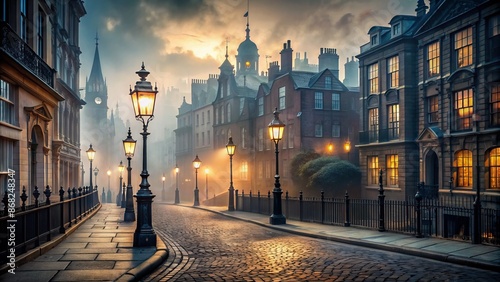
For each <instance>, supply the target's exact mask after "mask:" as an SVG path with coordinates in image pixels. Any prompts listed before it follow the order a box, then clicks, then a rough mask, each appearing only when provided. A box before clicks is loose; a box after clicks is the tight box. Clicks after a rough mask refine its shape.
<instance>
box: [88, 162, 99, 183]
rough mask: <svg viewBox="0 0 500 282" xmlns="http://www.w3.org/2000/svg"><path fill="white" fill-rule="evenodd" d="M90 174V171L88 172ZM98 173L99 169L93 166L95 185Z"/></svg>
mask: <svg viewBox="0 0 500 282" xmlns="http://www.w3.org/2000/svg"><path fill="white" fill-rule="evenodd" d="M90 174H92V173H90ZM98 174H99V169H98V168H97V167H95V168H94V176H95V186H97V175H98ZM90 185H92V179H91V180H90Z"/></svg>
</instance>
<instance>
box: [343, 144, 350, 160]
mask: <svg viewBox="0 0 500 282" xmlns="http://www.w3.org/2000/svg"><path fill="white" fill-rule="evenodd" d="M344 150H345V151H346V152H347V161H349V152H350V151H351V141H349V139H347V141H345V143H344Z"/></svg>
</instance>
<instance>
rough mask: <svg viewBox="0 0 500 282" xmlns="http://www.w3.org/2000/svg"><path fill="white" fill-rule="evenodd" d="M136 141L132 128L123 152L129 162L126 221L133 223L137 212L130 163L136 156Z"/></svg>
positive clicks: (124, 143)
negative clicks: (133, 196)
mask: <svg viewBox="0 0 500 282" xmlns="http://www.w3.org/2000/svg"><path fill="white" fill-rule="evenodd" d="M136 142H137V141H136V140H134V139H132V132H131V131H130V127H129V129H128V136H127V138H126V139H125V140H123V150H124V151H125V156H126V157H127V160H128V166H127V189H126V195H125V214H124V221H127V222H131V221H135V211H134V201H133V198H132V193H133V192H132V184H131V183H132V167H130V161H131V160H132V157H133V156H134V152H135V144H136Z"/></svg>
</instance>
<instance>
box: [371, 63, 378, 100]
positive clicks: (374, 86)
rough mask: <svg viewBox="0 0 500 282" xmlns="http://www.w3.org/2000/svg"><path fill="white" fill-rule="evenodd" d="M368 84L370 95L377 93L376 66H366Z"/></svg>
mask: <svg viewBox="0 0 500 282" xmlns="http://www.w3.org/2000/svg"><path fill="white" fill-rule="evenodd" d="M368 84H369V85H370V94H375V93H378V92H379V90H378V64H377V63H375V64H372V65H369V66H368Z"/></svg>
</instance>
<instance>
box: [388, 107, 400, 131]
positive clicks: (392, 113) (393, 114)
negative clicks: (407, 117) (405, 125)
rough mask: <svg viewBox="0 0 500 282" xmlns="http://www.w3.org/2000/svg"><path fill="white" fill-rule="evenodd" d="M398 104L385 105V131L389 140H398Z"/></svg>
mask: <svg viewBox="0 0 500 282" xmlns="http://www.w3.org/2000/svg"><path fill="white" fill-rule="evenodd" d="M399 129H400V127H399V104H391V105H387V130H388V137H389V139H390V140H394V139H399Z"/></svg>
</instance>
